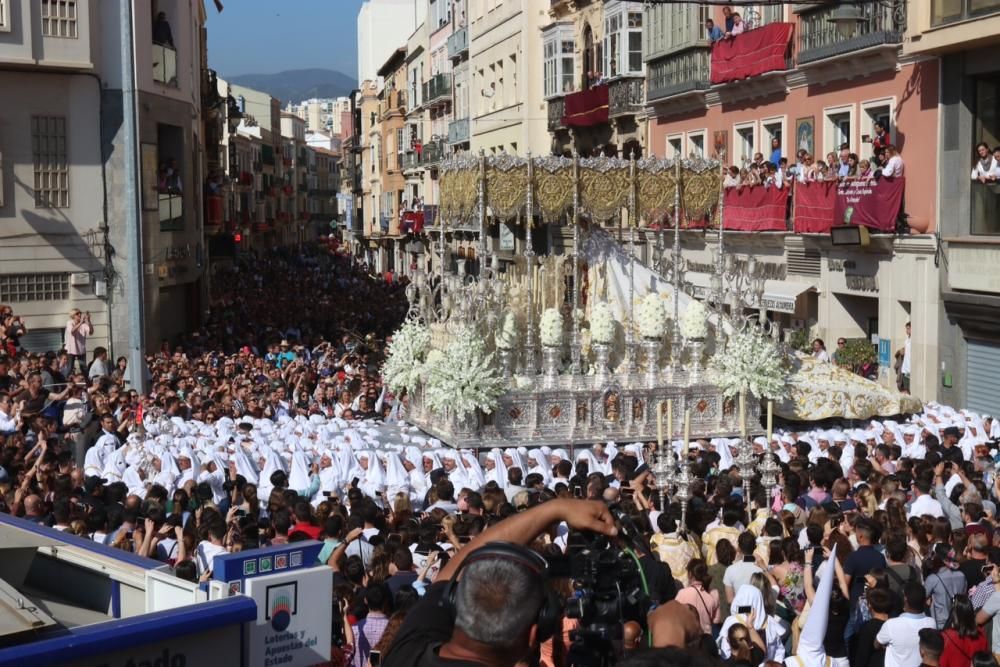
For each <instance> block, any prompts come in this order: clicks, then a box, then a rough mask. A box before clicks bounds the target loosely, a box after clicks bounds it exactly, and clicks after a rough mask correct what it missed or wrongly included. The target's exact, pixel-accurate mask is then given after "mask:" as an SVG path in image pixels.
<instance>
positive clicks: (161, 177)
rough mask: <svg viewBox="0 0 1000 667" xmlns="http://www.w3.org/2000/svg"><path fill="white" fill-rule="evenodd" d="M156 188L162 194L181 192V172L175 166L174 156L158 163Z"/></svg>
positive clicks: (177, 193)
mask: <svg viewBox="0 0 1000 667" xmlns="http://www.w3.org/2000/svg"><path fill="white" fill-rule="evenodd" d="M156 189H157V190H158V191H159V192H160V193H162V194H172V195H179V194H180V193H181V172H180V169H179V168H178V167H177V160H175V159H174V158H170V159H169V160H164V161H163V162H162V163H160V170H159V172H158V174H157V179H156Z"/></svg>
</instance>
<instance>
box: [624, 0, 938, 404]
mask: <svg viewBox="0 0 1000 667" xmlns="http://www.w3.org/2000/svg"><path fill="white" fill-rule="evenodd" d="M733 7H734V8H735V9H736V10H737V11H740V10H743V11H746V13H747V16H745V17H743V18H744V19H745V20H746V24H747V28H746V32H744V33H743V34H740V35H737V36H736V37H735V38H734V39H733V41H732V42H730V43H728V44H724V45H723V46H722V47H721V48H720V47H715V48H716V49H717V50H718V51H717V52H716V53H715V58H714V59H713V46H712V43H711V42H710V41H709V39H708V37H709V35H708V31H707V29H706V25H705V23H706V19H709V18H713V19H714V20H715V22H716V24H717V25H718V26H719V28H720V29H721V30H723V31H726V28H727V26H726V17H724V16H723V14H722V10H721V9H720V8H717V7H714V8H713V7H708V6H702V5H699V4H698V3H693V2H692V3H681V4H657V5H653V6H650V7H647V9H646V13H645V29H644V35H643V42H644V43H643V56H644V62H645V69H646V113H647V118H648V125H647V127H648V130H647V137H646V147H647V151H648V153H650V154H653V155H656V156H659V157H678V156H679V157H683V158H690V157H692V156H696V157H704V158H714V157H720V156H721V159H722V161H723V162H724V164H726V165H736V166H738V167H739V166H742V165H743V164H745V163H747V162H749V161H751V160H753V158H754V154H755V153H761V154H763V156H764V159H765V160H768V161H770V159H771V155H772V140H774V139H776V140H777V146H778V148H779V149H780V154H781V156H782V157H786V158H788V160H789V163H790V164H794V163H795V156H796V153H797V151H798V150H799V149H805V150H807V151H808V152H809V153H810V154H811V155H812V156H814V158H815V159H816V160H826V156H827V154H828V153H830V152H834V153H837V152H838V151H839V148H840V147H841V145H843V144H847V146H848V147H849V149H850V151H851V152H852V153H855V154H857V156H858V157H859V159H866V158H870V157H871V156H872V154H873V152H874V148H873V144H872V140H873V137H874V135H875V123H876V121H879V122H881V123H883V124H884V125H885V126H886V127H887V128H888V133H889V141H891V143H892V144H893V145H895V146H898V148H899V150H900V155H901V156H902V158H903V161H904V163H905V178H906V181H905V193H904V199H903V212H904V213H905V214H906V217H905V223H906V225H908V226H909V228H908V230H907V229H906V227H905V225H902V224H900V225H897V227H896V232H897V233H884V234H883V233H879V234H873V235H872V238H871V241H870V243H869V244H868V245H866V246H861V245H856V246H843V245H834V244H833V243H832V239H831V237H830V234H828V233H825V234H797V233H794V232H793V231H791V230H792V225H791V224H789V225H788V227H787V231H769V232H728V231H727V233H726V236H725V245H726V248H727V251H728V252H730V253H733V254H735V255H736V256H737V257H741V258H745V257H750V256H753V257H755V258H756V259H757V260H758V261H757V263H756V265H757V266H758V267H763V270H764V271H765V272H766V277H767V278H768V280H767V281H766V289H765V293H764V296H763V298H762V305H763V306H764V307H766V308H767V309H768V310H769V316H771V317H772V319H774V320H775V321H777V322H780V323H781V324H782V326H783V327H785V329H786V332H790V331H792V330H798V331H800V332H802V334H801V337H803V338H805V337H808V340H811V339H813V338H820V339H823V340H824V341H825V343H826V344H827V346H828V349H829V350H830V351H831V352H832V351H833V350H834V349H835V348H836V341H837V340H838V339H840V338H846V339H865V340H868V341H870V342H871V343H872V350H873V353H874V354H875V355H876V357H877V361H878V362H879V363H880V372H879V381H880V382H882V383H883V384H884V385H886V386H892V385H894V384H895V382H896V374H895V372H894V370H893V369H892V359H893V357H892V353H893V352H894V351H895V350H898V349H900V348H901V347H902V346H903V345H904V343H905V338H906V333H905V332H906V324H907V323H911V325H912V331H913V334H912V342H911V350H912V355H913V360H914V363H913V371H912V374H911V380H910V381H911V388H912V390H913V393H914V394H916V395H918V396H920V397H921V398H923V399H925V400H934V399H935V398H937V397H938V395H939V393H940V392H941V386H942V383H941V382H940V380H939V378H938V372H937V369H938V368H939V367H940V363H941V359H940V357H939V339H940V335H939V333H938V332H939V330H940V326H939V325H940V322H941V319H942V317H943V313H944V311H943V308H942V304H941V300H940V290H939V288H938V282H939V270H938V267H937V263H936V262H935V252H936V240H935V237H934V236H933V234H934V231H935V229H936V228H937V211H938V204H937V196H938V195H937V183H938V175H937V164H938V146H939V140H938V137H939V131H938V127H939V111H938V97H939V92H938V91H939V78H940V75H939V71H940V63H939V60H938V59H937V58H936V57H933V56H930V57H928V56H920V55H904V54H903V48H902V47H903V42H904V36H905V35H906V31H907V27H906V12H905V3H904V2H903V1H902V0H892V1H891V2H888V1H887V2H885V3H878V4H877V6H876V3H870V4H868V3H865V4H864V6H863V8H862V20H861V21H859V22H857V23H856V24H853V23H852V24H848V25H838V24H835V23H834V22H832V21H830V19H831V18H833V12H834V9H835V4H833V3H831V4H826V5H822V4H808V5H805V4H803V5H795V4H793V3H784V4H781V5H775V6H768V5H755V4H754V3H747V4H746V5H744V3H740V4H738V5H737V4H736V3H734V4H733ZM796 10H798V11H796ZM898 10H902V11H898ZM781 23H784V24H790V25H786V26H784V27H783V26H780V25H777V24H781ZM772 24H773V25H772ZM741 49H742V51H741ZM734 54H735V57H733V56H734ZM720 56H725V57H727V58H728V60H726V59H724V58H722V57H720ZM713 68H714V71H713ZM789 213H790V215H792V216H794V207H793V206H791V207H789ZM667 234H668V237H669V232H668V233H667ZM717 241H718V236H717V232H716V231H715V230H714V229H708V230H690V231H683V232H682V233H681V245H682V247H683V248H684V252H685V257H686V258H687V259H688V266H689V270H688V271H687V273H686V275H685V281H686V282H687V283H688V284H689V285H690V286H691V287H690V290H689V291H691V292H692V293H693V294H694V295H695V296H696V297H699V298H704V297H705V296H707V293H708V285H709V283H710V281H711V273H712V270H713V259H712V252H711V251H712V249H713V248H714V247H715V246H716V244H717ZM666 243H668V244H669V243H672V240H671V239H669V238H667V239H666Z"/></svg>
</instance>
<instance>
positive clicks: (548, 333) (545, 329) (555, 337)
mask: <svg viewBox="0 0 1000 667" xmlns="http://www.w3.org/2000/svg"><path fill="white" fill-rule="evenodd" d="M538 335H539V337H540V338H541V340H542V345H545V346H547V347H559V346H560V345H562V342H563V316H562V313H560V312H559V310H558V309H556V308H546V309H545V312H543V313H542V319H541V321H540V322H539V323H538Z"/></svg>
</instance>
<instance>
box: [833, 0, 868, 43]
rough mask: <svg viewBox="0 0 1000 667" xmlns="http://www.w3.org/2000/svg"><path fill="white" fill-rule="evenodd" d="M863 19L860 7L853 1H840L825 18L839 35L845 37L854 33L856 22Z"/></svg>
mask: <svg viewBox="0 0 1000 667" xmlns="http://www.w3.org/2000/svg"><path fill="white" fill-rule="evenodd" d="M864 20H865V17H864V14H863V13H862V11H861V8H860V7H858V6H857V5H856V4H854V3H853V2H851V3H844V2H842V3H840V4H839V5H837V8H836V9H834V10H833V13H832V14H830V18H828V19H827V21H829V22H830V23H833V24H834V25H835V26H836V27H837V32H838V33H839V34H840V36H841V37H844V38H847V37H850V36H852V35H853V34H854V31H855V30H857V27H858V24H859V23H861V22H862V21H864Z"/></svg>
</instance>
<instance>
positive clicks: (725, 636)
mask: <svg viewBox="0 0 1000 667" xmlns="http://www.w3.org/2000/svg"><path fill="white" fill-rule="evenodd" d="M739 607H750V608H751V609H753V616H754V619H753V625H754V628H755V629H756V630H761V629H763V628H764V626H765V625H766V624H767V611H766V610H765V609H764V596H763V595H761V593H760V591H759V590H757V588H756V587H754V586H752V585H750V584H743V585H742V586H740V587H739V590H737V591H736V596H735V597H733V602H732V604H731V605H730V609H732V610H733V612H734V613H731V614H730V615H729V616H728V617H727V618H726V620H725V621H724V622H723V623H722V630H721V631H720V632H719V650H720V652H721V653H722V655H723V657H726V658H728V657H729V656H730V655H731V654H732V650H731V649H730V647H729V628H730V627H731V626H733V625H735V624H736V623H740V624H742V625H748V624H749V618H748V616H745V615H743V614H737V613H735V610H736V609H738V608H739ZM809 664H811V663H809Z"/></svg>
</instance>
